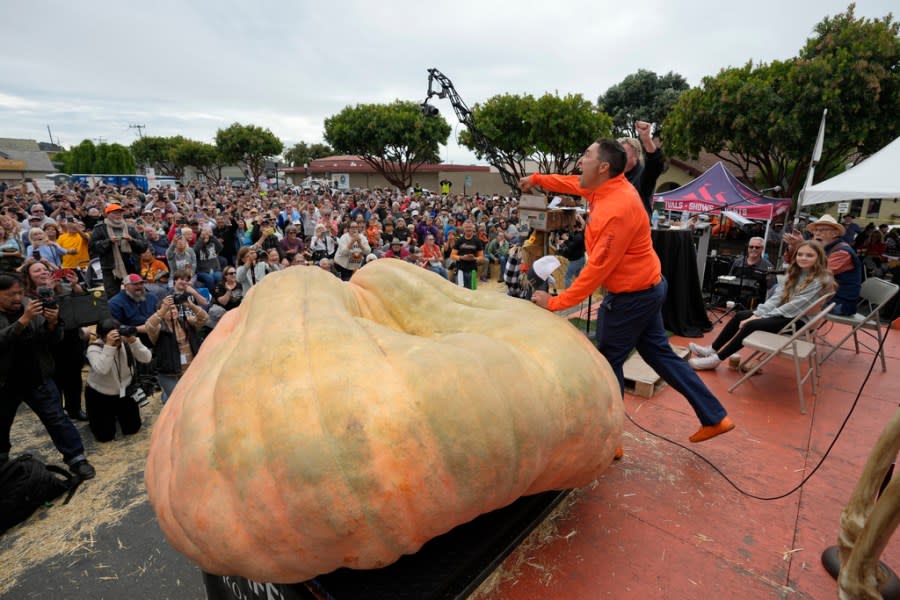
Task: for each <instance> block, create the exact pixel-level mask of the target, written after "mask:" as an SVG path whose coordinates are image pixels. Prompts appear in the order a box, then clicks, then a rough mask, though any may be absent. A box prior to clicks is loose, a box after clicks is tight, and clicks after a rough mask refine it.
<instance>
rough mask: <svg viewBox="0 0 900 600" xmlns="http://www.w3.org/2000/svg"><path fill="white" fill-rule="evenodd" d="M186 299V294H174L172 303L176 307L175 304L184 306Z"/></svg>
mask: <svg viewBox="0 0 900 600" xmlns="http://www.w3.org/2000/svg"><path fill="white" fill-rule="evenodd" d="M188 298H189V296H188V293H187V292H183V293H181V294H174V295H173V296H172V301H173V302H175V304H176V305H177V304H184V303H185V302H187V301H188Z"/></svg>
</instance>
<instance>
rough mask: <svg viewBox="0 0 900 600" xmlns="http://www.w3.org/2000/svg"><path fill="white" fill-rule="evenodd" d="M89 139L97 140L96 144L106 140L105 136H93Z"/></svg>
mask: <svg viewBox="0 0 900 600" xmlns="http://www.w3.org/2000/svg"><path fill="white" fill-rule="evenodd" d="M91 139H92V140H94V141H95V142H97V145H98V146H99V145H100V144H102V143H103V142H104V141H105V140H106V138H105V137H95V138H91Z"/></svg>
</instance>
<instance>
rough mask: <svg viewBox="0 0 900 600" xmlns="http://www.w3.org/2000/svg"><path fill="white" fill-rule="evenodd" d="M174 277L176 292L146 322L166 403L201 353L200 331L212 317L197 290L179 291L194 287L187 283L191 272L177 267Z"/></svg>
mask: <svg viewBox="0 0 900 600" xmlns="http://www.w3.org/2000/svg"><path fill="white" fill-rule="evenodd" d="M172 277H173V278H174V280H175V286H174V287H175V290H176V294H175V295H172V296H166V297H165V298H163V299H162V301H161V302H160V303H159V306H158V307H157V310H156V312H155V313H153V315H152V316H151V317H150V318H149V319H147V322H146V323H145V325H144V327H145V329H146V332H147V336H148V337H149V338H150V342H151V343H152V344H153V347H154V357H153V358H154V361H155V363H156V369H157V375H156V379H157V381H158V382H159V386H160V387H161V388H162V396H160V402H162V403H163V404H165V402H166V401H167V400H168V399H169V396H170V395H171V394H172V391H173V390H174V389H175V385H176V384H177V383H178V380H179V379H181V376H182V374H184V372H185V371H186V370H187V368H188V366H189V365H190V364H191V361H192V360H193V359H194V356H196V355H197V351H198V350H199V349H200V335H199V332H200V330H201V329H202V328H203V326H204V325H206V322H207V320H208V319H209V315H207V314H206V311H204V310H203V309H202V308H200V306H198V305H197V303H196V302H195V301H194V300H195V298H196V296H199V294H196V290H194V294H191V293H190V292H189V291H184V292H178V291H177V290H178V289H179V288H181V289H186V288H189V289H193V288H190V286H189V285H187V284H188V281H189V274H188V273H186V272H184V271H176V272H175V273H174V274H173V275H172ZM195 294H196V295H195ZM201 297H202V296H201Z"/></svg>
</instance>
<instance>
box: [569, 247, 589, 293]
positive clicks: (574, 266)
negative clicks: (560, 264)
mask: <svg viewBox="0 0 900 600" xmlns="http://www.w3.org/2000/svg"><path fill="white" fill-rule="evenodd" d="M585 259H586V257H585V256H584V255H582V257H581V258H579V259H578V260H570V261H569V266H568V267H567V268H566V289H568V288H569V286H571V285H572V282H573V281H575V278H576V277H578V274H579V273H581V269H583V268H584V263H585Z"/></svg>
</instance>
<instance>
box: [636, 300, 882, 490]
mask: <svg viewBox="0 0 900 600" xmlns="http://www.w3.org/2000/svg"><path fill="white" fill-rule="evenodd" d="M876 318H879V317H877V316H876ZM890 329H891V327H890V323H889V324H888V326H887V328H886V329H885V334H884V338H882V340H881V343H880V344H879V346H878V349H877V351H876V352H875V354H874V356H873V357H872V363H871V364H870V365H869V370H868V372H867V373H866V376H865V378H864V379H863V381H862V384H860V386H859V390H858V391H857V392H856V398H854V399H853V404H851V405H850V410H849V411H848V412H847V416H846V417H844V421H843V422H842V423H841V426H840V427H839V428H838V430H837V433H835V435H834V439H833V440H831V443H830V444H829V445H828V448H826V450H825V453H824V454H823V455H822V458H820V459H819V462H818V463H817V464H816V466H815V467H813V469H812V471H810V472H809V474H808V475H806V477H804V478H803V479H802V480H801V481H800V483H798V484H797V485H795V486H794V487H793V488H791V489H790V490H788V491H787V492H784V493H783V494H779V495H778V496H757V495H756V494H753V493H751V492H748V491H746V490H744V489H743V488H741V487H740V486H739V485H738V484H736V483H735V482H734V481H732V480H731V479H730V478H729V477H728V476H727V475H726V474H725V473H724V472H722V470H721V469H720V468H719V467H717V466H716V465H715V464H714V463H713V462H712V461H711V460H709V459H708V458H706V457H705V456H703V455H702V454H700V453H699V452H697V451H696V450H693V449H692V448H689V447H687V446H685V445H684V444H682V443H679V442H676V441H675V440H671V439H669V438H667V437H666V436H664V435H660V434H658V433H655V432H653V431H650V430H649V429H647V428H645V427H643V426H641V425H640V424H639V423H638V422H637V421H635V420H634V419H632V418H631V415H630V414H628V411H627V410H626V411H625V416H626V417H628V420H629V421H631V422H632V423H633V424H634V426H635V427H637V428H638V429H640V430H641V431H643V432H644V433H648V434H650V435H652V436H654V437H657V438H659V439H661V440H664V441H666V442H669V443H670V444H673V445H675V446H678V447H679V448H683V449H684V450H687V451H688V452H690V453H691V454H693V455H694V456H696V457H697V458H699V459H700V460H702V461H703V462H705V463H706V464H708V465H709V466H710V467H712V469H713V470H714V471H715V472H716V473H718V474H719V475H720V476H721V477H722V479H724V480H725V481H726V482H728V484H729V485H730V486H731V487H733V488H734V489H735V490H737V491H738V492H739V493H740V494H743V495H744V496H747V497H749V498H753V499H755V500H765V501H770V500H781V499H782V498H786V497H788V496H790V495H791V494H793V493H795V492H797V491H798V490H799V489H800V488H802V487H803V486H804V485H806V482H807V481H809V479H810V478H811V477H812V476H813V475H815V474H816V471H818V470H819V467H821V466H822V465H823V464H824V463H825V459H826V458H828V455H829V454H831V450H832V448H834V445H835V444H836V443H837V441H838V440H839V439H840V437H841V433H842V432H843V431H844V427H846V425H847V422H848V421H850V417H851V416H852V415H853V411H854V410H856V405H857V404H859V399H860V397H861V396H862V393H863V390H864V389H865V387H866V384H867V383H868V382H869V378H870V377H871V376H872V371H873V370H874V369H875V365H876V363H877V362H878V356H879V354H880V353H881V352H882V351H883V350H884V343H885V342H886V341H887V337H888V332H889V331H890ZM813 360H816V359H815V358H814V359H813ZM817 368H818V367H817ZM812 421H813V419H810V427H812Z"/></svg>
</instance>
